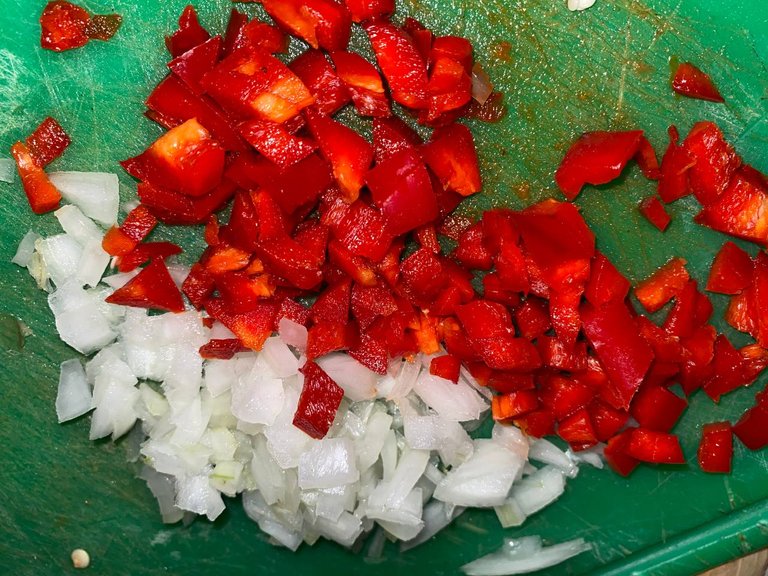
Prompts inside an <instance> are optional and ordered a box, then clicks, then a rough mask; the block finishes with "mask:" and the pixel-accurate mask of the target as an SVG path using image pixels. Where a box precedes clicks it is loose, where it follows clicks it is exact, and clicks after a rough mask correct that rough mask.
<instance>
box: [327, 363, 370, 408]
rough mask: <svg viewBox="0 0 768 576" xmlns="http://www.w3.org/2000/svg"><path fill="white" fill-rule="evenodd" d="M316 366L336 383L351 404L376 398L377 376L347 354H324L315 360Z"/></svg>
mask: <svg viewBox="0 0 768 576" xmlns="http://www.w3.org/2000/svg"><path fill="white" fill-rule="evenodd" d="M316 362H317V365H318V366H320V368H322V369H323V371H324V372H325V373H326V374H328V376H330V377H331V380H333V381H334V382H336V384H338V385H339V386H340V387H341V389H342V390H344V395H345V396H346V397H347V398H349V399H350V400H352V401H353V402H359V401H361V400H369V399H371V398H375V397H376V380H377V379H378V375H377V374H376V373H375V372H372V371H371V370H369V369H368V368H366V367H365V366H363V365H362V364H360V362H358V361H357V360H355V359H354V358H352V356H350V355H348V354H342V353H334V354H326V355H325V356H322V357H320V358H318V359H317V360H316Z"/></svg>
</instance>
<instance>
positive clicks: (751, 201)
mask: <svg viewBox="0 0 768 576" xmlns="http://www.w3.org/2000/svg"><path fill="white" fill-rule="evenodd" d="M695 220H696V222H697V223H699V224H701V225H702V226H707V227H709V228H712V229H713V230H717V231H718V232H723V233H725V234H730V235H731V236H735V237H737V238H743V239H745V240H749V241H751V242H755V243H757V244H761V245H763V246H768V188H765V187H762V186H758V185H756V183H755V181H754V180H752V179H750V178H748V177H746V176H745V175H744V173H743V172H742V171H741V170H737V171H736V172H735V173H734V174H733V177H732V179H731V181H730V183H728V184H727V188H726V190H725V192H723V193H722V195H720V196H719V197H718V198H717V199H716V200H713V201H712V202H711V203H710V204H709V205H707V206H705V207H704V209H703V210H702V211H701V212H700V213H699V214H697V215H696V217H695Z"/></svg>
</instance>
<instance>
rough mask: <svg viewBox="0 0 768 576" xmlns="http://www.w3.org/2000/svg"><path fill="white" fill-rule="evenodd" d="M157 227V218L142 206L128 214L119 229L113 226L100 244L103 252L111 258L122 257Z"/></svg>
mask: <svg viewBox="0 0 768 576" xmlns="http://www.w3.org/2000/svg"><path fill="white" fill-rule="evenodd" d="M155 226H157V218H155V217H154V216H153V215H152V214H151V212H150V211H149V210H148V209H147V207H146V206H144V205H143V204H139V205H138V206H136V208H134V209H133V210H131V211H130V212H129V213H128V216H126V217H125V220H123V223H122V224H120V226H119V227H116V226H113V227H112V228H110V229H109V230H108V231H107V233H106V234H105V235H104V239H103V240H102V242H101V245H102V247H103V248H104V251H105V252H106V253H107V254H109V255H111V256H124V255H125V254H127V253H128V252H130V251H131V250H133V249H134V248H135V247H136V246H137V245H138V244H139V242H141V241H142V240H144V238H146V237H147V236H148V235H149V233H150V232H151V231H152V229H153V228H154V227H155Z"/></svg>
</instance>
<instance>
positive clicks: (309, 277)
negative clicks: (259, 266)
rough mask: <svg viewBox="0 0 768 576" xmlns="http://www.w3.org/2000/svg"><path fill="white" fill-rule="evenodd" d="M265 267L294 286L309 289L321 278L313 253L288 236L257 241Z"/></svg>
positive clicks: (318, 263) (259, 253) (319, 263)
mask: <svg viewBox="0 0 768 576" xmlns="http://www.w3.org/2000/svg"><path fill="white" fill-rule="evenodd" d="M256 253H257V254H258V256H259V258H261V260H262V261H263V262H264V266H265V268H266V269H267V270H268V271H270V272H272V273H274V274H275V275H277V276H280V277H281V278H284V279H285V280H287V281H288V282H290V283H291V284H292V285H293V286H295V287H296V288H302V289H306V290H310V289H312V288H314V287H315V286H317V285H318V284H319V283H320V281H321V280H322V271H321V269H320V266H321V265H322V262H318V261H317V258H316V256H315V255H314V254H312V253H311V252H310V251H309V250H308V249H307V248H305V247H304V246H302V245H301V244H299V243H298V242H296V241H295V240H293V239H292V238H290V237H288V236H284V237H280V236H278V237H272V238H269V239H266V240H263V241H260V242H259V245H258V247H257V249H256Z"/></svg>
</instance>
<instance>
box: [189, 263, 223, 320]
mask: <svg viewBox="0 0 768 576" xmlns="http://www.w3.org/2000/svg"><path fill="white" fill-rule="evenodd" d="M215 289H216V280H215V279H214V277H213V275H212V274H210V273H209V272H208V271H207V270H206V268H205V266H203V265H202V264H200V263H195V264H193V265H192V268H191V269H190V271H189V274H187V277H186V278H185V279H184V283H183V284H182V285H181V291H182V292H183V293H184V294H185V295H186V297H187V298H189V301H190V302H191V303H192V305H193V306H194V307H195V308H197V309H198V310H200V309H201V308H203V306H204V305H205V302H206V301H207V300H208V298H210V297H211V296H212V295H213V291H214V290H215Z"/></svg>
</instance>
